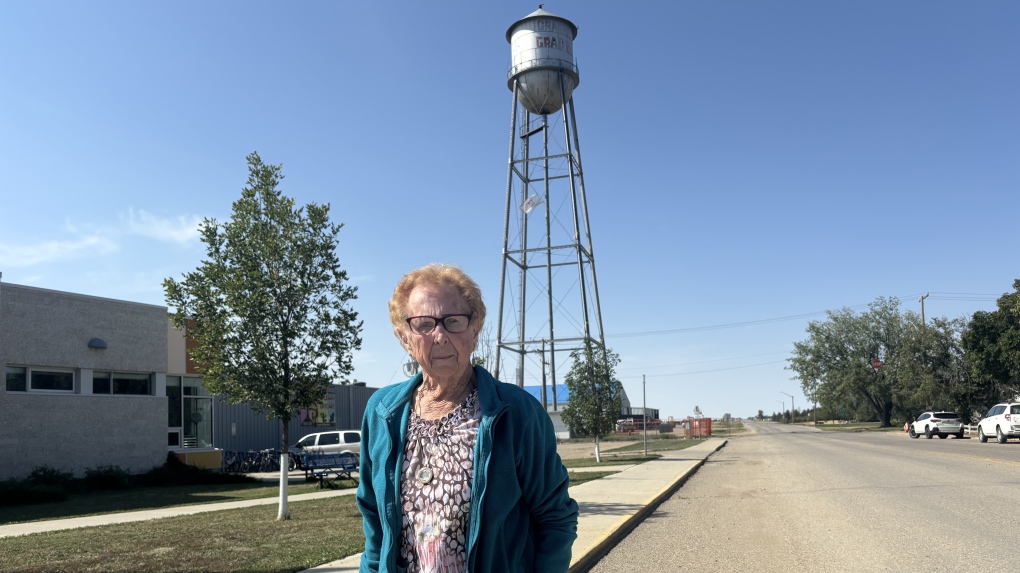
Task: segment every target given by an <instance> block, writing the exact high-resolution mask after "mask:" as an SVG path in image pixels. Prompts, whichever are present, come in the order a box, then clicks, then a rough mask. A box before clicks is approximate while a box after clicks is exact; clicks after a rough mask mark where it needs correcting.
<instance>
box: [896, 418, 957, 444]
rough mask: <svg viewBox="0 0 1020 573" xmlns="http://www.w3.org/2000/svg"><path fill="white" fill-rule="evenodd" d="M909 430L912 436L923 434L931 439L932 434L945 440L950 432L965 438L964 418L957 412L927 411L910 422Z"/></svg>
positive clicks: (916, 436)
mask: <svg viewBox="0 0 1020 573" xmlns="http://www.w3.org/2000/svg"><path fill="white" fill-rule="evenodd" d="M908 431H909V433H910V437H911V438H918V437H920V436H921V434H924V437H926V438H928V439H929V440H930V439H931V438H932V436H938V437H939V438H940V439H942V440H944V439H946V438H948V437H949V436H950V434H951V435H954V436H956V437H957V438H963V420H961V419H960V415H959V414H957V413H956V412H925V413H923V414H921V415H920V416H918V417H917V419H916V420H914V421H913V423H911V424H910V429H909V430H908Z"/></svg>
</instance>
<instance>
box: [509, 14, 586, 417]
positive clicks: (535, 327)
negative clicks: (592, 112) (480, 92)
mask: <svg viewBox="0 0 1020 573" xmlns="http://www.w3.org/2000/svg"><path fill="white" fill-rule="evenodd" d="M576 37H577V26H575V25H574V24H573V23H572V22H571V21H570V20H567V19H566V18H561V17H559V16H556V15H555V14H552V13H550V12H547V11H546V10H543V9H542V6H541V5H539V9H538V10H536V11H535V12H532V13H531V14H528V15H527V16H525V17H524V18H521V19H520V20H518V21H517V22H515V23H514V24H513V25H512V26H510V29H509V30H507V33H506V38H507V41H508V42H510V47H511V55H512V60H511V66H510V71H509V74H508V79H507V86H508V87H509V88H510V91H511V92H512V93H513V108H512V110H511V115H510V159H509V168H508V170H507V182H506V212H505V218H504V229H505V231H504V234H503V264H502V275H503V276H502V283H501V285H500V291H499V317H498V323H497V335H498V336H497V346H496V364H495V369H496V372H495V374H496V376H497V378H498V377H499V373H500V370H501V368H502V370H503V372H504V376H503V377H502V378H501V379H502V380H505V381H507V382H511V381H512V382H514V383H516V384H517V385H519V386H525V385H527V386H532V385H541V386H542V388H543V399H542V402H543V403H545V404H550V405H553V406H554V407H556V408H558V407H559V406H560V404H557V400H556V396H555V388H556V383H557V378H559V380H560V383H562V380H563V377H564V376H565V375H566V372H567V371H568V370H569V368H570V360H569V355H570V352H572V351H573V350H577V349H584V348H586V347H587V346H588V345H591V348H593V349H598V348H605V338H604V335H603V331H602V313H601V309H600V307H599V291H598V286H597V283H596V280H595V258H594V257H595V255H594V249H593V247H592V241H591V231H590V227H589V223H588V200H587V198H586V196H585V193H584V171H583V169H582V168H581V150H580V144H579V138H578V135H577V122H576V120H575V119H574V100H573V98H572V96H573V93H574V89H575V88H576V87H577V85H578V83H579V81H580V76H579V75H578V70H577V65H576V64H575V63H574V38H576ZM550 386H551V388H552V392H549V391H547V389H548V388H549V387H550Z"/></svg>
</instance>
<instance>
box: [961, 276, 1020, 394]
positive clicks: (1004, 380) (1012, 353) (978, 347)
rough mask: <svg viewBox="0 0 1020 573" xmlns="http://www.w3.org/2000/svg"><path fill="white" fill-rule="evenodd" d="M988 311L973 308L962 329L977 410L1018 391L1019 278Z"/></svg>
mask: <svg viewBox="0 0 1020 573" xmlns="http://www.w3.org/2000/svg"><path fill="white" fill-rule="evenodd" d="M1013 290H1014V292H1011V293H1006V294H1003V295H1002V296H1001V297H999V300H998V301H997V302H996V306H997V309H996V310H994V311H992V312H986V311H979V312H975V313H974V316H973V317H972V318H971V320H970V322H968V323H967V327H966V329H965V330H964V332H963V348H964V350H965V351H966V363H967V367H968V371H969V373H970V375H971V376H972V378H973V380H972V388H971V390H972V392H971V395H970V397H971V399H972V401H973V404H974V406H975V407H976V408H978V409H979V411H980V412H984V409H985V408H987V407H989V406H992V405H994V404H995V403H996V402H1000V401H1005V400H1012V399H1013V398H1014V397H1015V396H1016V395H1017V394H1018V393H1020V279H1017V280H1015V281H1013Z"/></svg>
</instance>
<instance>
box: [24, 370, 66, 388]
mask: <svg viewBox="0 0 1020 573" xmlns="http://www.w3.org/2000/svg"><path fill="white" fill-rule="evenodd" d="M29 374H30V379H31V386H30V388H31V389H32V390H45V391H56V392H74V372H54V371H51V370H29Z"/></svg>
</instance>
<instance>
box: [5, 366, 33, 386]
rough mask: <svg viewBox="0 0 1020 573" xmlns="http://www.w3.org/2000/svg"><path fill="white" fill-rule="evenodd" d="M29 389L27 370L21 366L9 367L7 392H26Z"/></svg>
mask: <svg viewBox="0 0 1020 573" xmlns="http://www.w3.org/2000/svg"><path fill="white" fill-rule="evenodd" d="M27 389H28V385H27V383H26V378H25V369H24V368H22V367H19V366H8V367H7V391H8V392H24V391H26V390H27Z"/></svg>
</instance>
